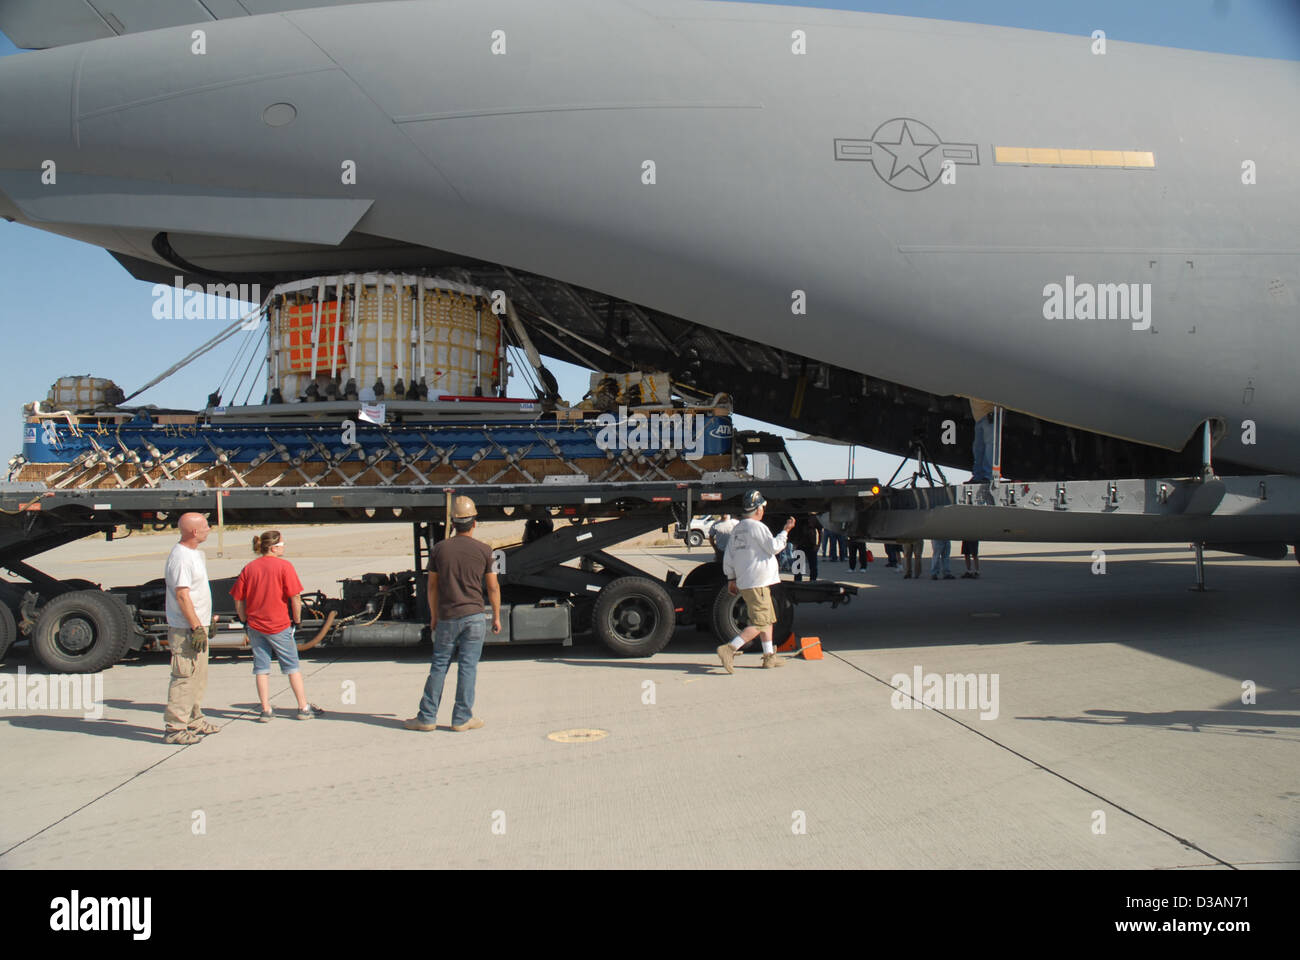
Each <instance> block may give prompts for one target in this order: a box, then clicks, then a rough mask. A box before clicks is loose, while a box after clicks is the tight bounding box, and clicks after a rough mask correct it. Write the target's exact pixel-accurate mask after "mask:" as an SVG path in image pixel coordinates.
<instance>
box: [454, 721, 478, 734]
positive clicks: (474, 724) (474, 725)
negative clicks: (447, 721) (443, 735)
mask: <svg viewBox="0 0 1300 960" xmlns="http://www.w3.org/2000/svg"><path fill="white" fill-rule="evenodd" d="M481 726H483V721H482V720H480V719H479V718H478V717H470V718H469V719H468V720H466V721H465V722H464V723H462V724H459V725H458V724H454V723H453V724H452V725H451V728H452V729H453V730H455V731H456V732H457V733H464V732H465V731H466V730H477V729H478V728H479V727H481Z"/></svg>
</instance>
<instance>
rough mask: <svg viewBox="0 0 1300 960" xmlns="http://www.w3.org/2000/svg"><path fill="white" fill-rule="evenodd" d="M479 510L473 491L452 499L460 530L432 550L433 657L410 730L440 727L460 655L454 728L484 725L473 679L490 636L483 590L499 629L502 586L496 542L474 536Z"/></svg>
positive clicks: (494, 627) (495, 629) (453, 520)
mask: <svg viewBox="0 0 1300 960" xmlns="http://www.w3.org/2000/svg"><path fill="white" fill-rule="evenodd" d="M477 517H478V511H477V509H476V508H475V506H474V501H473V500H471V499H470V498H469V497H457V498H456V499H455V501H454V502H453V503H452V508H451V525H452V527H453V529H455V531H456V535H455V536H454V537H451V538H449V539H447V540H440V541H439V542H438V543H437V544H436V545H435V546H434V548H433V551H432V553H431V554H430V555H429V627H430V629H431V630H432V631H433V663H432V664H431V665H430V667H429V679H428V680H426V681H425V684H424V696H423V697H421V698H420V709H419V712H418V713H416V715H415V716H414V717H412V718H411V719H410V720H407V721H406V723H405V726H406V729H408V730H421V731H429V730H435V729H437V722H438V704H439V702H440V701H441V700H442V687H443V683H444V681H446V679H447V668H448V667H450V666H451V658H452V656H453V654H454V655H456V663H457V673H456V705H455V707H454V708H453V709H452V714H451V729H453V730H455V731H456V732H457V733H460V732H462V731H465V730H475V729H477V728H478V727H481V726H483V721H482V720H481V719H479V718H478V717H476V716H474V683H475V680H476V679H477V674H478V661H479V657H480V656H482V654H483V641H484V638H485V637H486V636H487V614H486V613H485V612H484V610H483V608H484V603H483V594H484V588H485V587H486V592H487V597H488V600H489V601H490V602H491V604H492V632H493V633H500V632H501V587H500V585H499V584H498V583H497V575H496V574H495V573H493V572H492V548H491V547H489V546H488V545H487V544H486V543H483V542H482V541H481V540H476V539H474V528H475V527H476V526H477V525H478V523H477Z"/></svg>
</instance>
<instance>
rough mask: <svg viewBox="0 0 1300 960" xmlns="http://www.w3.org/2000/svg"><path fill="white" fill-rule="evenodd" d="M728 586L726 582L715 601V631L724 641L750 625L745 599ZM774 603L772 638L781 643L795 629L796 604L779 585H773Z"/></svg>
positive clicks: (737, 634) (738, 634)
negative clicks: (774, 620) (774, 616)
mask: <svg viewBox="0 0 1300 960" xmlns="http://www.w3.org/2000/svg"><path fill="white" fill-rule="evenodd" d="M727 587H728V585H727V584H725V583H724V584H723V585H722V588H721V589H720V590H718V595H717V597H716V598H715V599H714V601H713V632H714V634H715V635H716V636H717V637H718V639H719V640H720V641H721V642H722V643H727V642H728V641H730V640H731V639H732V638H734V637H738V636H740V631H741V630H743V629H744V628H745V627H747V626H748V625H749V617H748V616H747V615H746V611H745V601H744V600H743V599H742V598H741V597H740V595H739V594H736V595H733V594H732V593H731V591H730V590H728V589H727ZM772 605H773V606H774V607H775V608H776V623H775V624H774V625H773V626H772V640H773V642H774V643H776V644H777V645H780V644H782V643H784V642H785V639H786V637H788V636H790V634H791V633H792V632H793V631H794V604H793V603H791V602H790V598H789V597H787V596H786V595H785V591H784V590H783V589H781V587H780V585H777V586H774V587H772Z"/></svg>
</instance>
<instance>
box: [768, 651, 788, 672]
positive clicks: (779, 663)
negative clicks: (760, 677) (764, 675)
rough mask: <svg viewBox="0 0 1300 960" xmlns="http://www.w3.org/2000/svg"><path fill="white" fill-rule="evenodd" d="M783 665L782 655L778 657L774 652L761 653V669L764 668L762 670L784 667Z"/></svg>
mask: <svg viewBox="0 0 1300 960" xmlns="http://www.w3.org/2000/svg"><path fill="white" fill-rule="evenodd" d="M784 666H785V658H784V657H778V656H777V655H776V654H775V653H765V654H763V669H764V670H768V669H771V668H772V667H784Z"/></svg>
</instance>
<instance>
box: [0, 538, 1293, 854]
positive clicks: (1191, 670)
mask: <svg viewBox="0 0 1300 960" xmlns="http://www.w3.org/2000/svg"><path fill="white" fill-rule="evenodd" d="M173 539H174V537H143V538H141V539H140V540H139V541H138V542H134V543H114V544H104V543H99V542H95V541H84V542H81V543H78V544H72V545H69V546H67V547H64V548H61V549H60V550H59V551H52V552H51V553H50V554H48V555H46V556H45V557H42V558H41V559H42V561H43V562H42V563H41V564H39V565H40V566H41V567H42V569H45V570H46V571H47V572H50V573H52V574H54V575H56V576H61V577H71V576H81V577H86V578H87V579H91V580H95V581H97V582H104V583H106V584H110V585H111V584H116V583H126V582H133V581H140V580H147V579H151V578H153V577H156V576H159V575H160V574H161V571H162V558H163V557H164V556H165V554H166V552H167V550H168V549H169V548H170V545H171V542H172V540H173ZM245 539H247V536H245V535H243V534H240V535H239V536H237V537H236V536H234V535H233V534H228V535H227V554H228V556H227V557H226V558H225V559H217V558H216V557H215V538H214V539H210V540H209V542H208V543H207V544H206V545H205V549H206V550H207V553H208V556H209V570H210V574H211V576H213V577H214V578H215V577H218V576H228V575H232V574H233V573H234V572H236V571H237V570H238V569H239V567H240V566H241V565H242V563H243V562H244V561H245V560H246V559H247V554H246V547H244V543H243V542H244V540H245ZM286 539H287V540H288V541H289V544H290V546H289V549H288V551H287V556H288V558H289V559H291V560H293V561H294V562H295V563H296V565H297V566H298V569H299V571H300V573H301V574H302V576H303V580H304V582H305V583H306V584H307V586H308V587H309V588H315V587H320V588H321V589H325V590H327V592H331V591H332V590H335V589H336V587H335V585H334V584H333V583H332V581H333V580H335V579H337V578H339V577H343V576H347V575H355V574H357V573H360V572H364V571H367V570H374V571H390V570H400V569H409V568H410V567H411V562H410V558H409V555H408V554H407V553H406V550H407V544H408V543H409V528H406V527H404V526H399V525H394V528H392V529H390V530H388V531H387V532H385V531H372V530H370V529H363V528H359V527H351V528H343V530H342V531H340V530H339V529H338V528H334V529H331V528H289V529H287V530H286ZM232 543H233V544H234V545H235V548H234V549H233V550H232ZM953 546H954V549H956V548H957V546H958V545H957V544H956V543H954V544H953ZM983 546H984V550H985V559H984V564H983V570H982V572H983V576H982V577H981V578H980V579H978V580H963V579H957V580H953V581H945V580H939V581H937V582H936V581H932V580H930V579H929V576H928V574H929V563H930V559H929V556H928V553H929V545H928V544H927V557H926V560H925V564H926V576H925V577H924V578H923V579H921V580H919V581H905V580H903V579H902V578H901V577H900V576H899V574H898V573H897V572H896V571H894V570H890V569H887V568H886V567H885V566H884V563H883V558H882V559H877V561H876V562H875V563H873V564H871V565H870V568H869V570H868V571H867V572H866V573H865V574H864V573H862V572H860V571H859V572H854V573H850V572H849V571H848V570H847V567H846V565H845V564H842V563H841V564H823V565H822V569H821V575H822V577H823V578H825V579H839V580H843V581H844V582H848V583H856V584H859V585H860V586H861V587H862V591H861V593H860V594H859V596H858V597H857V599H856V600H855V601H854V602H853V603H852V604H850V605H849V606H847V607H843V608H840V609H838V610H831V609H830V608H829V607H818V606H807V607H800V608H799V611H798V615H797V619H796V630H797V631H798V632H799V633H800V634H802V635H804V636H819V637H821V638H822V640H823V643H824V646H825V650H826V656H825V658H824V659H822V660H814V661H805V660H802V659H797V660H792V661H790V662H789V663H788V664H787V666H786V667H785V668H784V669H780V670H762V669H759V668H758V664H759V658H758V656H756V655H754V654H745V655H742V656H741V657H739V658H738V660H737V667H736V672H735V674H734V675H732V676H728V675H727V674H726V673H725V672H723V670H722V668H721V666H720V664H719V662H718V659H717V656H716V655H715V653H714V647H715V646H716V643H717V641H716V640H715V639H714V638H713V637H712V636H711V635H710V634H707V633H702V632H696V631H695V630H693V629H691V628H682V629H679V630H678V632H677V634H676V636H675V637H674V639H673V641H672V642H671V643H670V644H669V646H668V647H667V648H666V649H665V650H664V651H663V652H662V653H660V654H659V655H657V656H655V657H653V658H649V659H645V660H621V659H616V658H613V657H611V656H609V655H608V654H607V653H606V652H605V650H604V648H603V647H601V646H599V645H598V644H597V643H596V642H595V641H592V640H590V639H581V638H580V639H579V640H578V642H577V643H576V644H575V645H574V646H572V647H567V648H565V647H559V646H524V647H514V648H504V647H496V648H493V647H489V648H488V650H487V652H486V653H485V655H484V658H483V662H482V663H481V664H480V666H479V673H478V698H477V704H476V707H475V713H476V714H477V715H479V716H481V717H482V718H484V720H485V721H486V725H485V726H484V727H483V728H481V729H479V730H474V731H470V732H466V733H454V732H452V731H450V729H448V728H447V727H445V726H444V727H442V728H441V729H439V730H437V731H435V732H432V733H414V732H410V731H407V730H404V729H402V727H401V720H402V719H403V718H405V717H409V716H412V715H413V714H414V713H415V708H416V704H417V702H418V699H419V696H420V692H421V689H422V686H423V683H424V678H425V675H426V673H427V669H428V661H427V651H426V650H418V651H414V650H407V651H375V650H369V651H347V650H339V649H328V648H327V649H318V650H316V651H313V652H311V653H309V654H307V655H306V657H305V659H304V665H303V673H304V677H305V680H306V685H307V692H308V696H309V698H310V699H311V700H312V701H314V702H316V703H318V704H319V705H320V706H322V707H324V708H325V710H326V711H327V712H326V713H325V715H324V716H323V717H322V718H320V719H318V720H313V721H309V722H299V721H297V720H295V719H293V713H294V710H293V707H294V701H293V697H292V695H291V694H290V693H289V689H288V684H287V682H285V681H284V679H283V678H281V677H280V676H279V674H278V671H276V672H273V675H272V676H273V681H272V692H273V694H274V698H273V705H274V706H275V708H276V711H277V718H276V719H275V720H274V721H273V722H272V723H270V724H259V723H256V722H254V719H253V718H254V717H255V716H256V712H257V707H256V695H255V690H254V685H253V680H252V677H251V670H252V668H251V660H250V659H249V658H248V657H247V656H244V657H239V658H232V657H228V656H221V657H217V658H215V659H214V661H213V663H212V665H211V672H210V680H209V685H208V690H207V695H206V697H205V700H204V703H205V710H206V713H207V715H208V717H209V718H210V719H211V720H213V721H214V722H216V723H218V724H220V725H221V727H222V731H221V733H220V734H217V735H213V736H210V737H208V738H206V739H205V740H204V741H203V742H202V743H200V744H197V745H195V746H191V747H177V746H165V745H163V744H162V742H161V728H162V711H163V705H164V703H165V700H166V691H167V678H168V671H169V668H168V663H167V660H166V658H165V657H160V656H158V655H153V656H146V657H143V658H140V659H136V660H130V661H126V662H123V663H121V664H119V665H117V666H115V667H114V668H112V669H111V670H109V671H106V672H105V673H104V674H103V699H104V714H103V717H102V719H98V720H91V719H85V718H83V717H82V716H81V715H80V714H78V713H68V712H61V713H60V712H53V713H52V712H48V711H41V710H30V709H28V710H18V709H5V710H0V756H3V757H4V768H5V773H6V775H5V777H4V778H3V781H0V869H21V868H31V867H52V868H77V869H80V868H102V867H126V868H131V867H187V868H207V867H232V868H250V867H327V868H341V867H398V868H404V867H438V868H475V867H554V868H570V867H621V868H632V867H650V868H690V867H733V868H750V867H829V868H857V867H877V868H879V867H883V868H891V867H906V868H934V867H941V868H970V867H993V868H1001V867H1006V868H1019V867H1027V868H1056V867H1081V868H1150V867H1157V868H1167V869H1182V870H1198V869H1226V868H1227V867H1229V866H1233V867H1241V868H1283V869H1294V868H1295V867H1297V866H1298V865H1300V657H1297V642H1298V640H1297V637H1298V632H1297V628H1296V624H1297V612H1300V600H1298V599H1297V597H1300V591H1297V584H1298V583H1300V568H1297V565H1296V563H1295V561H1294V559H1293V558H1290V557H1288V558H1287V559H1286V560H1285V561H1278V562H1267V561H1259V560H1252V559H1245V558H1236V557H1229V556H1226V555H1221V554H1211V555H1210V557H1211V558H1212V559H1211V562H1210V563H1208V564H1207V575H1208V586H1209V588H1210V591H1209V592H1208V593H1203V594H1199V593H1194V592H1191V591H1190V590H1189V587H1190V586H1191V585H1192V582H1193V571H1192V565H1191V559H1190V558H1191V554H1190V552H1189V551H1188V549H1187V548H1186V546H1185V545H1170V546H1149V545H1143V546H1138V547H1133V546H1118V547H1114V548H1111V547H1101V549H1104V550H1105V554H1106V565H1105V574H1104V575H1103V574H1100V573H1099V572H1098V573H1094V572H1093V571H1094V569H1097V568H1098V559H1099V558H1097V557H1095V556H1094V554H1093V548H1092V547H1080V546H1078V545H1051V544H1032V545H1026V544H1002V545H994V544H985V545H983ZM873 548H875V549H877V550H878V549H879V545H878V544H874V545H873ZM622 553H623V555H624V556H626V557H627V558H628V559H630V560H632V561H633V562H636V563H638V564H643V565H645V566H646V567H647V568H649V569H652V570H656V571H658V570H666V569H675V570H678V571H679V572H684V571H685V570H687V569H689V568H690V567H691V566H692V565H693V564H694V563H696V562H698V561H700V560H702V559H705V551H703V550H695V551H687V550H685V549H682V548H679V547H663V546H655V545H653V544H649V545H643V546H640V547H630V548H626V549H624V550H623V551H622ZM961 563H962V561H961V558H960V556H958V557H954V558H953V570H954V572H955V573H956V574H957V575H958V576H959V575H960V573H961V572H962V568H961ZM226 566H229V567H230V569H229V570H227V569H225V567H226ZM20 668H22V669H24V670H26V671H28V673H29V674H30V673H33V672H39V665H37V664H35V663H34V661H33V660H32V659H31V658H30V657H29V655H28V653H27V649H26V646H25V645H23V646H19V647H17V648H16V649H15V650H14V651H12V652H11V653H10V654H9V655H8V657H7V658H6V662H5V663H4V665H3V667H2V668H0V681H3V680H6V679H8V677H10V676H13V675H14V674H15V673H16V671H18V670H19V669H20ZM918 674H919V675H920V677H921V681H922V682H921V684H920V688H919V689H916V690H913V691H909V694H914V696H912V695H908V696H904V694H903V693H902V692H901V691H899V690H896V689H895V687H894V686H891V683H895V682H898V683H901V678H903V677H905V678H907V680H908V681H909V686H910V685H911V681H912V680H913V678H915V677H916V676H917V675H918ZM930 674H935V675H938V676H939V677H940V678H942V677H943V676H944V675H949V674H951V675H954V676H958V675H960V676H961V677H965V676H966V675H974V676H973V677H972V678H971V683H972V687H971V688H970V689H971V690H972V691H975V690H981V689H982V690H983V692H984V693H985V694H986V698H985V708H984V709H980V708H979V705H978V704H975V703H973V702H964V701H962V702H959V701H958V699H957V695H958V694H959V693H962V692H963V691H964V690H965V689H966V687H965V686H964V683H963V682H962V681H960V680H959V681H957V682H955V683H954V682H951V681H950V682H949V683H948V684H947V685H946V686H942V685H941V687H940V688H939V689H938V690H937V691H936V688H935V685H934V683H933V681H932V680H927V679H926V677H927V675H930ZM896 678H897V680H896ZM994 678H996V684H997V685H996V688H994V686H993V682H994ZM29 679H30V678H29ZM941 684H942V681H941ZM981 684H983V686H982V687H981V686H980V685H981ZM1243 685H1244V686H1243ZM454 689H455V671H454V670H452V671H451V673H450V674H449V676H448V679H447V686H446V689H445V691H444V696H443V704H442V710H441V712H440V714H439V720H440V722H441V723H443V724H446V723H448V722H449V717H450V712H451V704H452V698H453V694H454ZM995 690H996V697H993V696H991V695H992V694H993V693H994V691H995ZM927 691H928V693H929V694H930V695H931V697H932V699H931V700H930V703H931V707H927V706H924V704H923V702H924V701H925V700H926V697H927ZM935 697H937V699H936V698H935ZM1243 700H1246V701H1253V702H1243ZM907 705H911V706H914V707H915V709H911V708H907ZM934 707H937V708H934ZM994 714H996V715H994ZM593 729H594V730H599V731H604V732H605V735H604V736H603V737H599V738H598V739H597V738H593V737H586V736H581V735H579V736H576V737H570V738H569V740H568V741H567V742H566V741H565V740H563V739H561V740H556V739H548V734H555V733H558V732H561V731H571V730H593Z"/></svg>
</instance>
